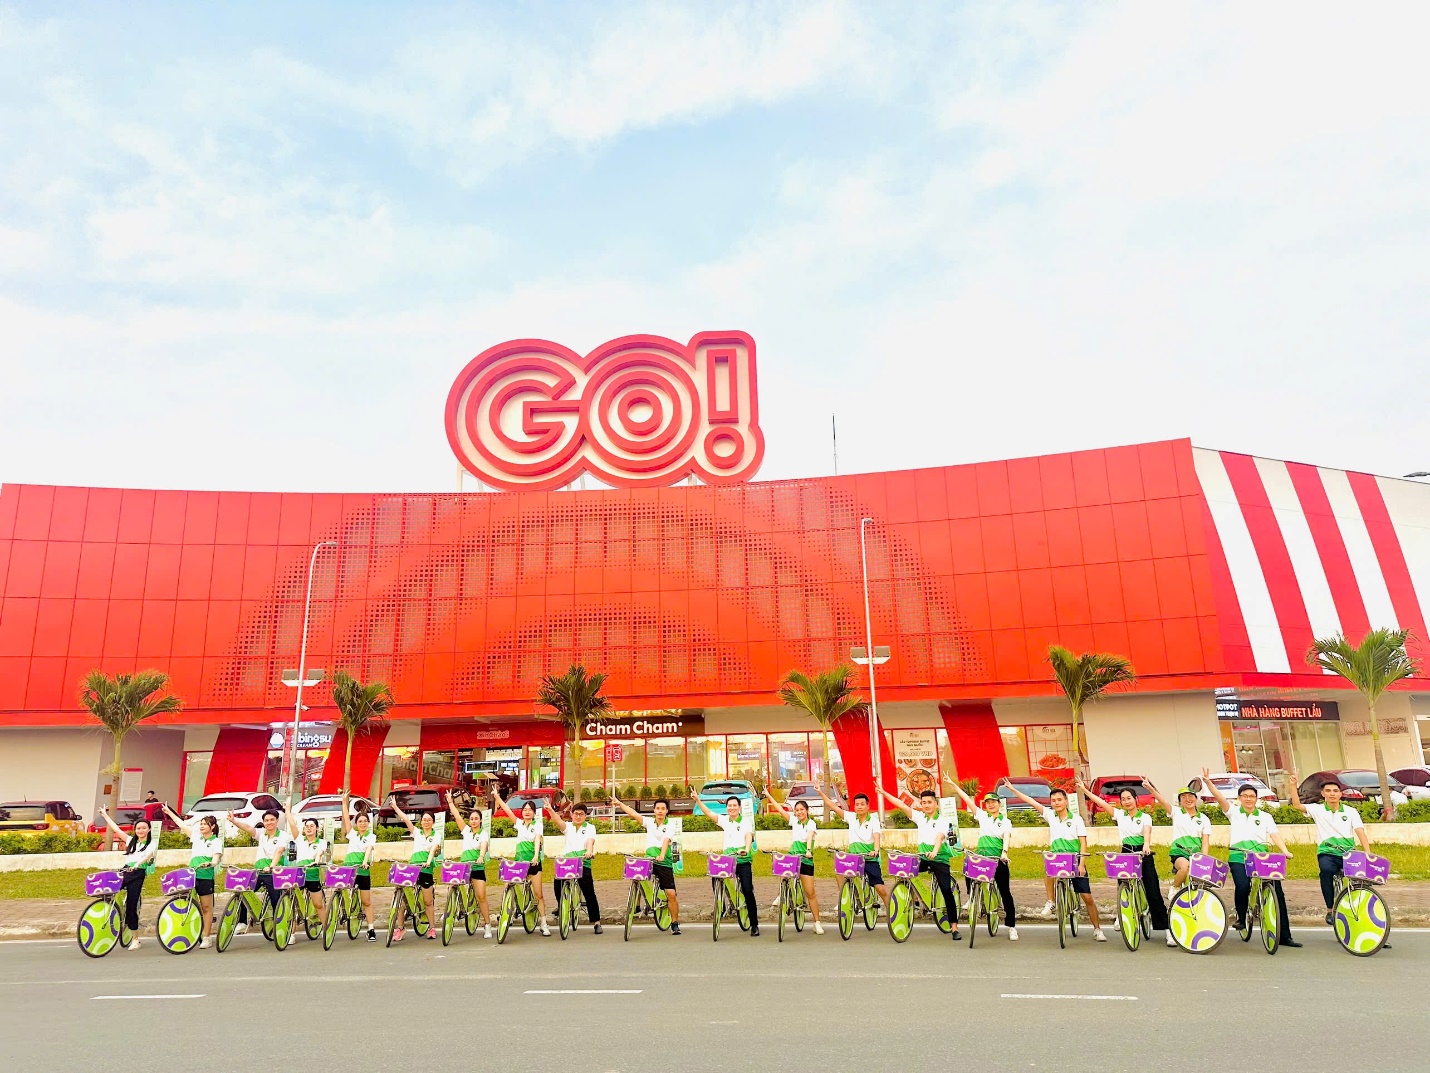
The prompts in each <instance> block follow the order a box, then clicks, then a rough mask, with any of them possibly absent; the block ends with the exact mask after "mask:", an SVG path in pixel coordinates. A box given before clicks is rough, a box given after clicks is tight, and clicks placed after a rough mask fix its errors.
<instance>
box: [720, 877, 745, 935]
mask: <svg viewBox="0 0 1430 1073" xmlns="http://www.w3.org/2000/svg"><path fill="white" fill-rule="evenodd" d="M725 900H726V901H727V902H729V903H730V904H731V905H733V906H734V907H735V918H736V919H737V920H738V921H739V922H740V930H741V931H749V930H750V907H749V906H748V905H746V904H745V896H744V895H743V894H741V893H740V888H739V887H737V886H736V885H735V881H734V880H733V879H727V880H725Z"/></svg>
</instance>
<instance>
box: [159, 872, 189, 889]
mask: <svg viewBox="0 0 1430 1073" xmlns="http://www.w3.org/2000/svg"><path fill="white" fill-rule="evenodd" d="M193 889H194V870H193V869H192V868H175V869H174V870H173V871H172V872H165V873H164V874H163V875H162V876H160V877H159V890H160V891H161V892H162V893H163V894H164V895H165V896H168V895H170V894H178V893H180V892H182V891H186V890H193Z"/></svg>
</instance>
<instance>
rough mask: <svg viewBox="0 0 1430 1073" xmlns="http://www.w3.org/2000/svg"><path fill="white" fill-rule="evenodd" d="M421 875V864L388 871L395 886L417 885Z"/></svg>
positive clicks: (395, 865)
mask: <svg viewBox="0 0 1430 1073" xmlns="http://www.w3.org/2000/svg"><path fill="white" fill-rule="evenodd" d="M275 874H276V873H275ZM421 875H422V866H421V865H420V864H394V865H393V866H392V868H391V870H390V871H389V872H388V873H387V881H388V882H389V883H391V884H392V885H393V886H394V887H415V886H417V881H418V879H419V878H420V877H421Z"/></svg>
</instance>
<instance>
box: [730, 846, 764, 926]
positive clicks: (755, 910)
mask: <svg viewBox="0 0 1430 1073" xmlns="http://www.w3.org/2000/svg"><path fill="white" fill-rule="evenodd" d="M735 879H736V881H737V882H739V884H740V893H741V894H743V895H744V896H745V911H746V912H747V913H749V914H750V927H751V928H758V927H759V926H760V907H759V906H758V905H757V904H756V902H755V873H754V870H753V869H752V868H751V866H750V862H749V861H737V862H736V863H735Z"/></svg>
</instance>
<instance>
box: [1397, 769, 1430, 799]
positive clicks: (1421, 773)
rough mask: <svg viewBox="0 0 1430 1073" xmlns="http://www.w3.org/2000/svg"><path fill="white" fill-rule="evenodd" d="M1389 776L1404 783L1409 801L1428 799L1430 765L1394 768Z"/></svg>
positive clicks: (1429, 792)
mask: <svg viewBox="0 0 1430 1073" xmlns="http://www.w3.org/2000/svg"><path fill="white" fill-rule="evenodd" d="M1390 777H1391V778H1392V779H1398V780H1400V782H1401V783H1403V784H1404V786H1405V796H1406V797H1408V798H1410V800H1411V801H1430V765H1425V764H1420V765H1417V766H1416V767H1402V768H1396V769H1395V770H1394V771H1392V772H1391V773H1390ZM1393 799H1394V798H1393V796H1392V800H1393Z"/></svg>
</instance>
